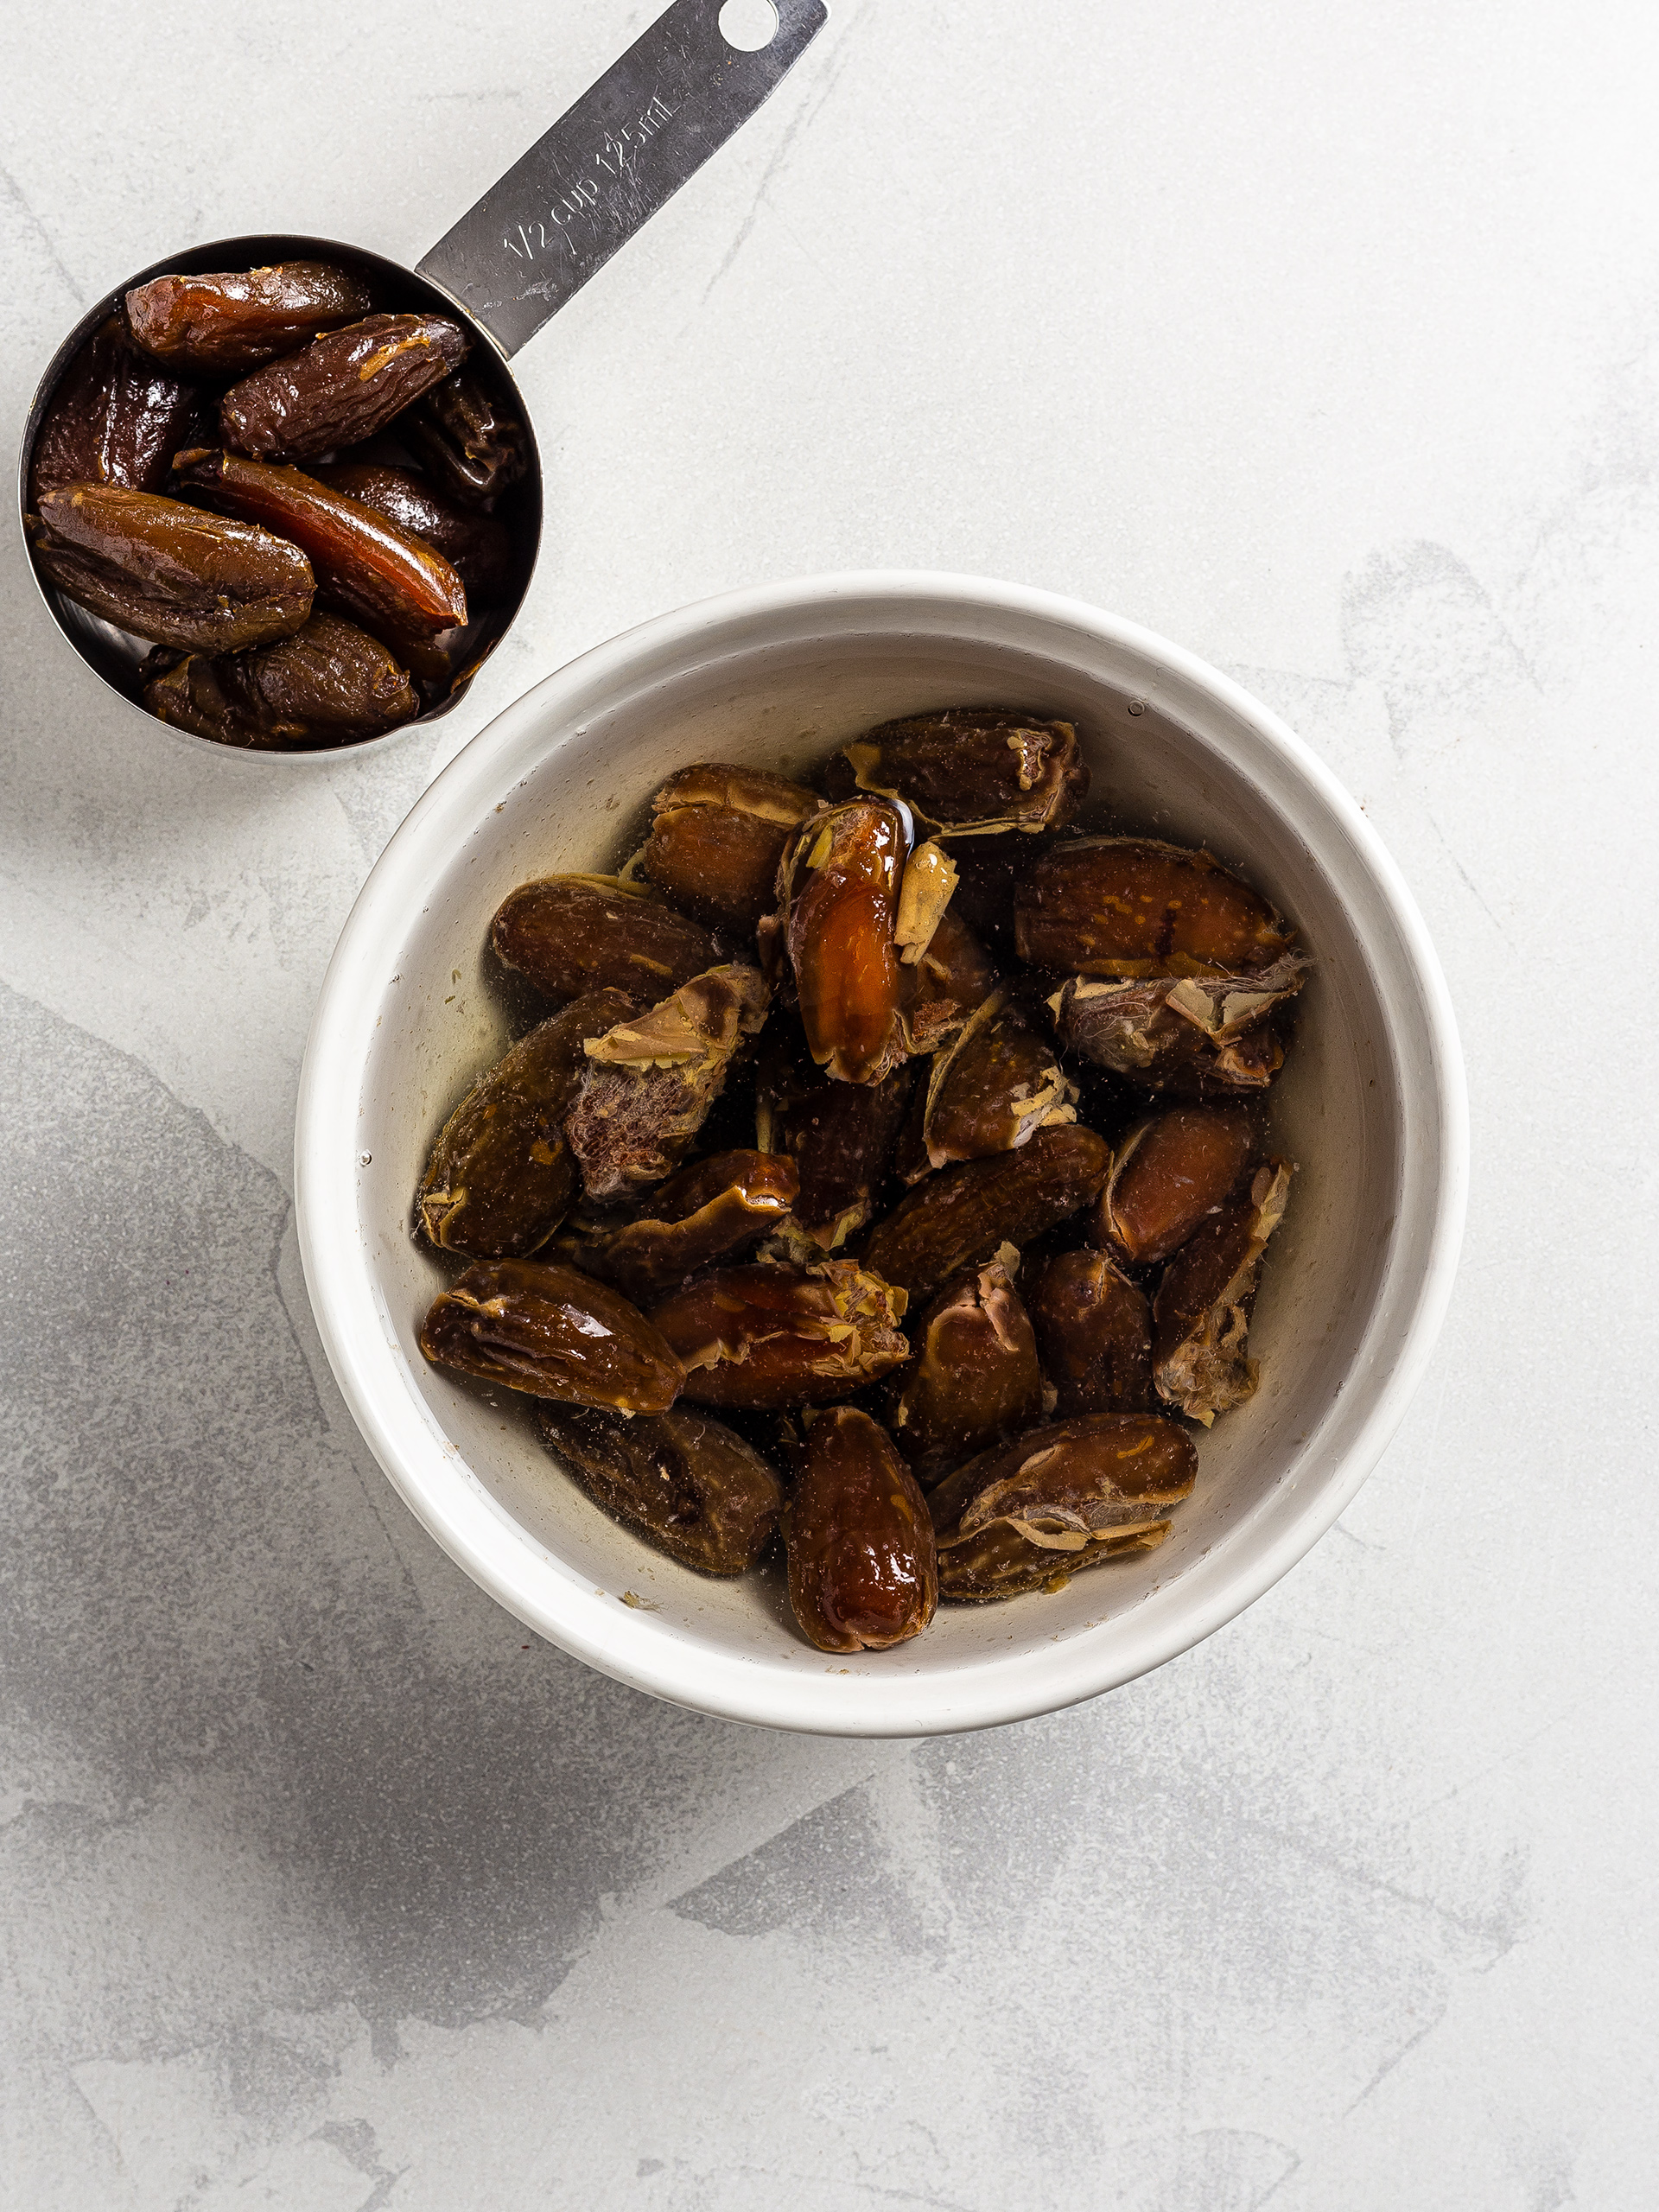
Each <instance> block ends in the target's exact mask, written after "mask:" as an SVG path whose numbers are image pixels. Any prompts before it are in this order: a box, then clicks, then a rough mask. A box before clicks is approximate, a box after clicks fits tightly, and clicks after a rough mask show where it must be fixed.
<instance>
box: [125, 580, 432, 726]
mask: <svg viewBox="0 0 1659 2212" xmlns="http://www.w3.org/2000/svg"><path fill="white" fill-rule="evenodd" d="M140 673H141V680H142V681H143V692H144V704H145V705H146V706H147V707H148V708H149V711H150V713H151V714H152V715H156V716H157V717H158V718H159V719H160V720H161V721H164V722H168V723H170V724H171V725H172V727H173V728H175V729H188V731H190V732H191V734H192V735H194V736H196V737H210V738H212V739H213V740H214V741H215V742H216V743H218V744H220V745H239V746H245V747H248V748H250V749H251V750H252V751H254V752H293V751H299V750H302V749H304V750H309V749H312V748H314V747H317V748H320V747H326V746H331V745H349V744H351V743H353V741H355V740H357V739H358V738H363V737H378V735H379V734H381V732H382V731H384V730H389V729H395V728H397V725H398V723H400V722H406V721H408V720H409V718H410V715H413V714H416V712H418V710H419V708H420V703H421V702H420V701H419V700H418V699H417V698H416V696H415V693H414V691H413V690H411V689H410V681H409V677H408V676H407V675H406V674H405V672H404V670H403V669H401V668H400V667H399V666H398V665H397V662H396V661H395V660H394V659H393V658H392V657H391V654H390V653H389V652H387V651H386V649H385V646H384V645H382V644H381V643H380V641H379V639H378V638H372V637H370V636H369V634H368V632H366V631H365V630H359V629H357V628H355V627H354V626H353V624H351V623H349V622H342V621H341V620H340V617H339V616H338V615H337V614H325V613H314V614H313V615H312V616H311V617H310V619H309V620H308V621H306V622H305V623H303V624H302V626H301V627H300V628H299V629H297V630H296V631H295V632H294V633H293V635H292V636H291V637H288V638H279V639H277V642H276V644H275V645H261V646H259V647H257V649H256V650H254V651H253V652H240V653H216V654H209V653H191V654H188V656H187V657H186V658H183V659H182V660H181V659H180V658H178V656H177V655H176V654H175V652H173V651H172V650H171V649H170V648H169V647H167V646H157V648H156V652H154V653H152V654H151V655H150V657H149V660H147V661H146V662H145V664H144V666H143V670H142V671H141V672H140Z"/></svg>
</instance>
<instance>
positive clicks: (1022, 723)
mask: <svg viewBox="0 0 1659 2212" xmlns="http://www.w3.org/2000/svg"><path fill="white" fill-rule="evenodd" d="M829 787H830V791H831V793H832V795H833V796H834V797H836V798H845V797H848V796H850V794H851V792H852V791H855V790H856V791H875V792H879V793H880V794H882V795H884V796H886V797H887V798H901V799H903V800H904V801H905V802H906V804H907V805H909V806H911V807H913V808H914V809H915V810H916V812H917V813H918V814H920V815H921V816H923V817H925V819H926V820H927V821H928V822H930V823H933V824H934V825H936V826H937V827H938V829H939V831H940V833H941V834H942V835H944V836H965V835H968V834H970V833H982V832H988V831H993V830H1000V829H1022V830H1027V831H1032V830H1038V829H1058V828H1059V827H1060V825H1061V824H1062V823H1066V822H1070V821H1071V818H1072V817H1073V816H1074V815H1075V814H1076V813H1077V809H1078V808H1079V807H1080V806H1081V805H1082V804H1083V802H1084V799H1085V798H1087V796H1088V792H1089V771H1088V769H1087V767H1086V766H1084V760H1083V755H1082V753H1081V751H1080V750H1079V748H1078V745H1077V732H1076V730H1075V729H1073V728H1072V727H1071V723H1070V722H1060V721H1044V720H1042V719H1041V718H1039V717H1037V716H1033V715H1020V714H1016V713H1013V712H1010V711H1009V710H1008V709H1006V708H1001V707H950V708H947V709H945V710H944V712H943V713H942V714H937V715H914V716H912V718H911V719H910V720H908V721H896V722H884V723H883V724H882V726H881V727H880V729H873V730H872V731H871V732H870V733H869V734H868V737H863V738H860V739H859V740H858V741H857V742H856V743H855V744H852V745H849V746H848V747H845V748H844V749H843V751H842V752H841V753H837V754H836V759H835V760H834V761H833V762H832V764H831V766H830V771H829Z"/></svg>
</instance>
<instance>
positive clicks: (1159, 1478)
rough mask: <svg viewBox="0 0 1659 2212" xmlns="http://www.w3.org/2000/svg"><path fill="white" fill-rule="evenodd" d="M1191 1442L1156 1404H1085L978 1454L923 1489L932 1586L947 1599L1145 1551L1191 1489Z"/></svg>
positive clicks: (1010, 1594)
mask: <svg viewBox="0 0 1659 2212" xmlns="http://www.w3.org/2000/svg"><path fill="white" fill-rule="evenodd" d="M1197 1474H1198V1454H1197V1453H1196V1452H1194V1450H1193V1448H1192V1439H1191V1438H1190V1437H1189V1436H1188V1435H1187V1434H1186V1433H1185V1430H1184V1429H1181V1428H1179V1427H1177V1426H1176V1424H1175V1423H1174V1422H1173V1421H1167V1420H1165V1419H1163V1418H1161V1417H1160V1415H1158V1414H1088V1415H1085V1416H1084V1417H1082V1418H1080V1419H1078V1420H1075V1421H1057V1422H1055V1423H1054V1424H1053V1426H1052V1427H1048V1428H1038V1429H1033V1430H1031V1431H1029V1432H1028V1433H1027V1434H1026V1435H1024V1436H1022V1437H1020V1438H1018V1439H1017V1440H1015V1441H1014V1443H1012V1444H1008V1445H1003V1446H998V1447H997V1448H996V1449H995V1450H993V1451H990V1452H983V1453H982V1454H981V1456H980V1457H979V1458H978V1459H974V1460H971V1461H970V1462H969V1465H967V1466H965V1467H963V1468H960V1469H959V1470H958V1471H957V1473H955V1474H954V1475H951V1476H950V1477H949V1478H947V1479H946V1480H945V1481H944V1482H943V1483H941V1484H939V1486H938V1489H937V1490H936V1491H933V1492H932V1493H931V1497H929V1499H928V1504H929V1507H930V1509H931V1513H932V1516H933V1525H934V1528H935V1529H936V1530H937V1532H938V1554H939V1595H940V1597H941V1598H942V1599H945V1600H946V1601H947V1602H950V1603H955V1604H957V1605H975V1604H983V1603H985V1602H986V1601H987V1600H989V1599H1000V1598H1015V1597H1019V1596H1020V1594H1021V1593H1022V1592H1026V1591H1029V1590H1053V1589H1056V1588H1058V1587H1059V1586H1061V1585H1062V1584H1063V1583H1065V1581H1067V1580H1070V1578H1071V1576H1072V1575H1074V1574H1077V1573H1081V1572H1082V1571H1083V1570H1084V1568H1086V1567H1099V1566H1101V1565H1103V1563H1104V1562H1105V1561H1106V1560H1109V1559H1119V1558H1122V1557H1123V1556H1124V1555H1125V1554H1130V1553H1135V1552H1144V1551H1151V1550H1153V1549H1154V1548H1156V1547H1157V1546H1158V1545H1159V1544H1160V1543H1162V1541H1163V1540H1164V1538H1165V1537H1166V1535H1168V1534H1169V1526H1170V1524H1169V1518H1168V1516H1167V1513H1166V1511H1165V1510H1164V1509H1166V1508H1167V1507H1169V1506H1172V1505H1176V1504H1179V1503H1180V1501H1181V1499H1183V1498H1184V1497H1188V1496H1190V1495H1191V1493H1192V1484H1193V1482H1194V1480H1195V1479H1196V1478H1197Z"/></svg>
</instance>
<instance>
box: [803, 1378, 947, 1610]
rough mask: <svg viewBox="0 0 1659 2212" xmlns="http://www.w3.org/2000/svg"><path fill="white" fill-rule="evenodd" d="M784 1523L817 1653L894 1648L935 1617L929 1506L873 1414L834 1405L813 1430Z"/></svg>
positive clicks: (936, 1599)
mask: <svg viewBox="0 0 1659 2212" xmlns="http://www.w3.org/2000/svg"><path fill="white" fill-rule="evenodd" d="M783 1522H784V1549H785V1556H786V1558H787V1560H788V1564H789V1600H790V1604H791V1605H792V1606H793V1607H794V1610H795V1618H796V1620H797V1621H798V1623H799V1624H800V1630H801V1633H802V1635H803V1636H804V1637H805V1638H806V1640H807V1642H808V1643H812V1644H816V1645H817V1649H819V1650H820V1651H887V1650H889V1649H891V1648H892V1647H893V1645H894V1644H896V1643H906V1642H908V1640H909V1639H910V1638H911V1637H913V1636H919V1635H920V1634H921V1632H922V1630H924V1629H925V1627H926V1626H927V1624H928V1623H929V1622H930V1621H931V1619H932V1618H933V1615H934V1611H935V1610H936V1609H937V1607H938V1602H939V1581H938V1561H937V1559H936V1557H935V1554H934V1546H933V1525H932V1522H931V1520H930V1519H929V1517H928V1510H927V1502H926V1500H925V1498H924V1497H923V1496H922V1493H921V1491H920V1490H919V1489H918V1487H917V1483H916V1478H915V1477H914V1476H913V1475H912V1473H911V1471H910V1470H909V1468H908V1467H906V1465H905V1463H904V1461H903V1460H902V1459H900V1458H899V1454H898V1453H897V1452H895V1451H894V1450H893V1445H892V1442H891V1440H889V1438H888V1437H887V1434H886V1433H885V1431H883V1430H882V1429H881V1428H880V1427H878V1426H877V1425H876V1423H875V1422H874V1421H872V1420H871V1419H870V1417H869V1415H868V1414H864V1413H860V1412H858V1411H857V1410H856V1409H855V1408H853V1407H851V1406H837V1407H836V1408H833V1409H832V1410H831V1411H830V1412H829V1413H824V1414H819V1416H818V1418H817V1420H816V1421H814V1422H813V1423H812V1426H811V1427H810V1429H809V1431H808V1432H807V1438H806V1464H805V1465H804V1467H803V1469H802V1471H801V1472H800V1474H799V1475H798V1477H797V1478H796V1480H795V1482H794V1484H793V1486H792V1487H791V1491H790V1493H789V1496H788V1497H787V1499H786V1500H785V1504H784V1516H783Z"/></svg>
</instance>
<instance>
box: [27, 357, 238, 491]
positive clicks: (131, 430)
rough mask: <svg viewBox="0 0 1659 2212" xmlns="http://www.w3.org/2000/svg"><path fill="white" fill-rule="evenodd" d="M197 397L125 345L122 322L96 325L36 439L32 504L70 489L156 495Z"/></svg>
mask: <svg viewBox="0 0 1659 2212" xmlns="http://www.w3.org/2000/svg"><path fill="white" fill-rule="evenodd" d="M201 407H202V400H201V395H200V392H198V391H196V390H195V389H194V387H193V386H192V385H188V384H181V382H180V381H179V379H178V378H176V377H175V376H172V375H170V374H169V373H168V372H167V371H166V370H165V369H163V368H162V367H160V366H159V365H157V364H156V362H154V361H147V360H145V359H144V358H143V355H142V354H139V353H135V352H134V351H133V349H132V347H131V346H130V345H129V344H128V342H127V339H126V334H125V333H124V330H123V328H122V326H121V321H120V318H119V316H118V315H111V317H110V318H109V320H108V321H107V322H105V323H102V324H100V325H99V328H98V329H97V330H95V331H94V332H93V333H92V336H91V337H90V338H89V339H88V340H86V344H85V345H84V346H82V347H81V349H80V351H79V353H77V354H76V355H75V357H74V359H73V360H72V361H71V362H70V364H69V365H68V367H67V369H66V370H65V371H64V372H63V375H62V377H61V378H60V380H59V383H58V388H57V390H56V391H54V393H53V395H52V397H51V400H50V402H49V403H48V406H47V410H46V414H45V416H44V417H43V418H42V420H41V427H40V429H39V430H38V431H37V432H36V434H35V451H34V453H33V454H32V455H31V457H30V461H29V505H30V507H31V508H36V507H38V506H39V505H40V502H41V494H42V493H45V492H58V491H61V490H63V489H64V487H65V486H67V485H71V484H115V485H118V486H121V487H122V489H123V490H124V491H128V492H159V491H161V490H162V487H163V486H165V484H166V482H167V472H168V463H169V462H170V461H171V460H172V458H173V454H174V453H175V450H176V449H177V448H178V447H180V446H181V445H186V444H188V443H189V442H190V434H191V432H192V430H193V429H194V428H195V427H196V424H197V422H198V419H199V417H200V411H201Z"/></svg>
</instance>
